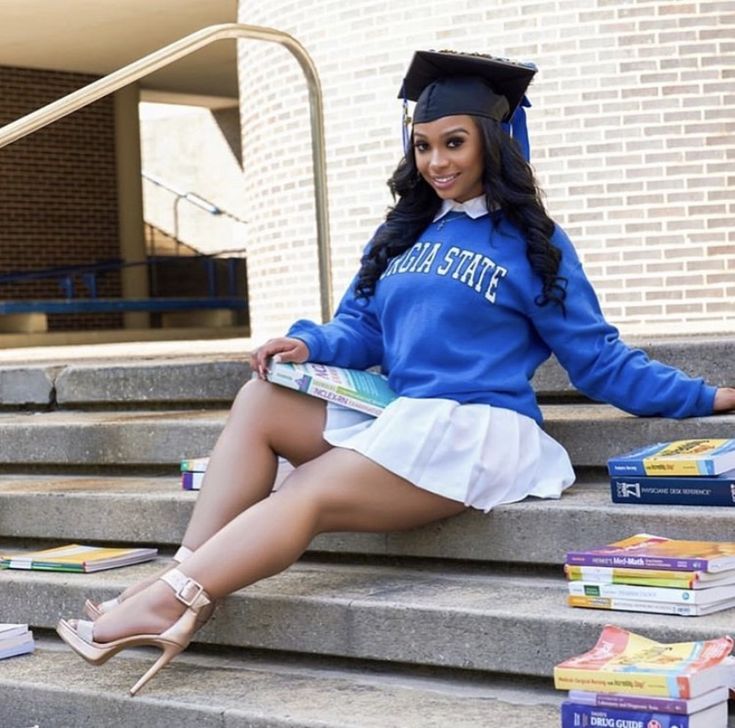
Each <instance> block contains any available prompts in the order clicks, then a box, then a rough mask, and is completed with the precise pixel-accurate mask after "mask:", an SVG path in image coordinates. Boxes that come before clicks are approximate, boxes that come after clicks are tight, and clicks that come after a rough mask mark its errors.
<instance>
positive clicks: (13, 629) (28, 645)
mask: <svg viewBox="0 0 735 728" xmlns="http://www.w3.org/2000/svg"><path fill="white" fill-rule="evenodd" d="M34 649H35V642H34V641H33V632H31V630H29V629H28V625H27V624H4V623H3V624H0V660H4V659H5V658H6V657H16V656H17V655H27V654H28V653H30V652H33V650H34Z"/></svg>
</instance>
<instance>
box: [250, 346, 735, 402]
mask: <svg viewBox="0 0 735 728" xmlns="http://www.w3.org/2000/svg"><path fill="white" fill-rule="evenodd" d="M271 357H273V358H274V359H275V360H276V361H283V362H291V363H293V364H301V362H305V361H306V360H307V359H308V358H309V347H308V346H306V344H305V343H304V342H303V341H301V339H290V338H288V337H287V336H281V337H279V338H277V339H268V341H266V342H265V344H263V345H262V346H260V347H258V348H257V349H256V350H255V351H254V352H253V353H252V354H251V355H250V366H251V367H252V368H253V371H254V372H256V373H257V374H258V376H259V377H260V378H261V379H265V371H266V369H267V368H268V359H270V358H271ZM733 391H735V390H733ZM733 406H735V405H733Z"/></svg>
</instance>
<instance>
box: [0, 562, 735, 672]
mask: <svg viewBox="0 0 735 728" xmlns="http://www.w3.org/2000/svg"><path fill="white" fill-rule="evenodd" d="M160 568H161V566H160V564H159V563H156V562H152V563H149V564H143V565H139V566H136V567H129V568H126V569H118V570H114V571H107V572H101V573H98V574H60V573H44V572H23V571H15V570H10V569H7V570H5V571H3V572H0V587H1V588H0V622H22V623H28V624H31V625H33V626H34V627H41V628H51V627H53V626H54V625H55V624H56V623H57V620H58V619H59V617H61V616H64V617H67V618H68V617H73V616H78V615H79V613H80V609H81V606H82V604H83V602H84V599H85V598H86V597H92V598H98V599H99V598H105V599H106V598H109V597H112V596H114V595H116V594H117V593H119V592H120V591H121V589H123V588H124V587H125V586H126V585H128V584H129V583H131V582H134V581H136V580H137V579H139V578H142V577H144V576H147V575H150V574H153V573H158V572H159V571H160ZM565 599H566V584H565V582H564V579H563V577H562V576H561V575H560V576H559V577H548V576H543V575H537V574H533V573H510V574H502V573H492V572H488V571H487V570H483V571H480V570H476V571H471V570H469V569H465V570H457V569H456V568H455V569H453V570H444V569H443V568H442V567H441V566H437V567H430V566H424V567H423V568H421V569H416V568H409V567H407V566H401V567H390V566H380V567H378V566H374V565H335V564H324V563H319V562H299V563H298V564H296V565H294V566H293V567H291V568H290V569H288V570H286V571H285V572H283V573H281V574H279V575H277V576H274V577H271V578H269V579H265V580H263V581H260V582H258V583H257V584H254V585H252V586H250V587H248V588H246V589H243V590H241V591H239V592H236V593H234V594H232V595H230V596H229V597H228V598H227V599H226V600H224V601H223V603H222V605H221V606H220V608H219V609H218V611H217V613H216V615H215V617H214V618H213V619H212V620H211V621H210V622H209V623H208V624H207V625H206V626H205V627H204V628H203V629H202V630H201V632H200V633H199V634H198V635H197V641H199V642H202V643H206V644H217V645H227V646H235V647H248V648H253V649H266V650H278V651H282V652H298V653H303V654H314V655H333V656H339V657H344V658H353V659H358V660H379V661H384V662H397V663H407V664H414V665H424V666H431V667H441V668H462V669H471V670H480V671H484V672H498V673H504V674H516V675H526V676H537V677H545V678H548V677H550V676H551V674H552V669H553V666H554V665H555V664H556V663H558V662H560V661H561V660H563V659H565V658H566V657H568V656H570V655H574V654H578V653H581V652H583V651H585V650H587V649H589V647H590V646H592V645H593V644H594V643H595V641H596V640H597V637H598V636H599V633H600V631H601V629H602V627H603V626H604V625H605V624H617V625H621V626H623V627H626V628H628V629H631V630H633V631H636V632H639V633H642V634H645V635H647V636H649V637H651V638H653V639H656V640H659V641H663V642H680V641H687V640H692V639H699V638H710V637H714V636H718V635H723V634H728V633H729V632H731V631H732V627H733V614H735V612H733V610H728V611H724V612H720V613H718V614H713V615H710V616H706V617H697V618H686V617H676V616H663V615H654V614H636V613H626V612H610V611H604V610H594V609H575V608H572V607H568V606H566V603H565Z"/></svg>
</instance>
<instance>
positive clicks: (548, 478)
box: [58, 52, 735, 694]
mask: <svg viewBox="0 0 735 728" xmlns="http://www.w3.org/2000/svg"><path fill="white" fill-rule="evenodd" d="M534 72H535V71H534V69H532V68H529V67H528V66H522V65H519V64H512V63H509V62H506V61H501V60H498V59H491V58H488V57H483V56H468V55H461V54H450V53H427V52H422V53H417V54H416V56H415V57H414V60H413V62H412V65H411V68H410V69H409V72H408V74H407V76H406V79H405V81H404V85H403V88H402V93H403V95H404V98H405V97H409V98H411V99H417V104H416V108H415V112H414V121H413V128H412V135H411V146H410V148H408V149H407V150H406V155H405V158H404V159H403V160H402V161H401V164H400V165H399V166H398V168H397V170H396V171H395V173H394V174H393V177H392V178H391V181H390V185H391V189H392V191H393V192H394V194H395V195H397V196H398V202H397V204H396V205H395V207H394V208H393V209H392V210H391V211H390V212H389V213H388V215H387V218H386V221H385V223H384V224H383V225H382V226H381V227H380V228H379V230H378V231H377V233H376V234H375V236H374V238H373V240H372V241H371V242H370V244H369V245H368V246H367V248H366V252H365V254H364V256H363V259H362V265H361V268H360V270H359V272H358V274H357V276H356V278H355V281H354V282H353V284H352V285H351V286H350V289H349V290H348V292H347V294H346V295H345V297H344V299H343V300H342V302H341V304H340V306H339V308H338V311H337V313H336V315H335V318H334V319H333V320H332V321H331V322H330V323H329V324H326V325H323V326H318V325H316V324H313V323H311V322H308V321H298V322H296V324H294V326H293V327H292V328H291V330H290V331H289V333H288V335H287V336H286V337H282V338H277V339H272V340H271V341H268V342H267V343H266V344H264V345H263V346H261V347H260V348H259V349H258V350H257V351H256V352H255V353H254V355H253V357H252V365H253V368H254V370H255V371H256V372H257V373H258V374H259V378H258V379H255V380H253V381H252V382H250V383H248V384H247V385H246V386H245V387H243V389H242V390H241V392H240V393H239V394H238V396H237V398H236V400H235V402H234V404H233V407H232V411H231V412H230V415H229V419H228V421H227V424H226V426H225V429H224V431H223V432H222V434H221V436H220V438H219V440H218V441H217V444H216V446H215V448H214V451H213V453H212V456H211V459H210V464H209V468H208V470H207V475H206V478H205V484H204V487H203V488H202V491H201V493H200V495H199V499H198V501H197V504H196V507H195V509H194V513H193V516H192V519H191V522H190V524H189V526H188V528H187V530H186V533H185V535H184V538H183V544H184V546H183V547H182V549H180V550H179V552H178V553H177V555H176V557H175V559H176V561H177V562H179V564H180V566H179V567H178V568H174V569H171V570H169V571H167V572H165V573H164V574H163V575H162V576H161V577H160V578H158V579H156V580H147V581H145V582H141V583H139V584H137V585H135V586H133V587H131V588H130V589H128V590H127V591H126V592H124V593H123V594H122V595H121V596H120V597H119V598H118V599H116V600H113V601H112V602H109V603H104V604H102V605H99V606H95V605H93V604H91V603H88V605H87V611H88V613H90V614H91V615H92V616H96V617H98V618H97V619H96V620H95V621H94V622H86V621H79V622H77V621H69V622H67V621H65V620H61V621H60V623H59V626H58V631H59V634H60V635H61V637H62V638H63V639H64V640H66V641H67V642H68V644H69V645H70V646H71V647H72V648H73V649H74V650H76V651H77V652H78V653H79V654H80V655H82V656H83V657H84V658H85V659H87V660H88V661H90V662H93V663H102V662H104V661H105V660H106V659H107V658H108V657H110V656H112V655H113V654H115V653H116V652H117V651H119V650H120V649H123V648H124V647H127V646H132V645H137V644H155V645H158V646H160V647H161V648H162V650H163V654H162V655H161V658H160V659H159V660H158V661H157V662H156V663H155V664H154V665H153V667H152V668H151V669H150V670H149V671H148V673H146V675H144V676H143V677H142V678H141V680H140V681H139V682H138V683H137V684H136V685H135V686H133V688H132V689H131V692H132V693H133V694H134V693H135V692H137V690H138V689H139V688H140V687H141V686H142V685H143V684H144V683H145V682H146V681H147V680H148V679H150V677H152V676H153V675H154V674H155V672H156V671H157V670H158V669H159V668H160V667H161V666H162V665H164V664H165V663H166V662H168V661H169V660H170V659H171V658H172V657H173V656H174V655H175V654H177V653H178V652H179V651H181V650H182V649H184V648H185V647H186V646H187V645H188V643H189V641H190V640H191V637H192V635H193V634H194V632H195V630H196V629H197V628H198V627H199V626H200V625H201V624H202V623H203V622H204V621H206V619H207V618H208V617H209V616H210V615H211V612H212V609H213V604H214V602H215V600H217V599H221V598H223V597H224V596H226V595H227V594H230V593H231V592H233V591H235V590H237V589H240V588H242V587H244V586H247V585H249V584H252V583H254V582H256V581H258V580H259V579H263V578H265V577H267V576H271V575H273V574H276V573H278V572H280V571H282V570H283V569H285V568H287V567H288V566H290V565H291V564H293V563H294V562H295V561H296V560H297V559H298V558H299V556H300V555H301V554H302V553H303V552H304V550H305V549H306V548H307V547H308V545H309V543H310V541H311V540H312V539H313V538H314V536H316V535H317V534H319V533H324V532H329V531H396V530H403V529H411V528H415V527H417V526H421V525H424V524H427V523H430V522H432V521H436V520H438V519H442V518H447V517H449V516H453V515H456V514H458V513H460V512H462V511H463V510H464V509H465V508H466V507H475V508H479V509H482V510H485V511H487V510H489V509H490V508H492V507H494V506H495V505H497V504H499V503H508V502H513V501H517V500H520V499H522V498H524V497H526V496H527V495H536V496H541V497H558V496H559V495H560V493H561V492H562V490H563V489H564V488H566V487H568V486H569V485H570V484H571V483H572V481H573V478H574V475H573V472H572V468H571V465H570V462H569V458H568V456H567V454H566V452H565V451H564V449H563V448H562V447H561V446H560V445H559V444H558V443H556V442H555V441H554V440H553V439H552V438H550V437H549V436H548V435H546V434H545V433H544V432H543V430H542V429H541V427H540V424H541V413H540V410H539V408H538V405H537V404H536V400H535V397H534V394H533V391H532V390H531V387H530V383H529V382H530V379H531V378H532V376H533V373H534V371H535V370H536V368H537V367H538V366H539V364H541V363H542V362H543V361H544V360H545V359H546V358H548V356H549V354H550V352H551V351H553V352H554V353H555V354H556V356H557V358H558V359H559V360H560V362H561V363H562V365H564V366H565V367H566V368H567V370H568V371H569V374H570V377H571V379H572V381H573V382H574V384H575V385H576V386H577V387H578V388H579V389H581V390H582V391H584V392H586V393H587V394H588V395H590V396H591V397H593V398H595V399H598V400H602V401H607V402H611V403H613V404H615V405H617V406H618V407H621V408H623V409H625V410H627V411H629V412H633V413H635V414H641V415H659V416H670V417H686V416H702V415H708V414H712V413H713V412H721V411H725V410H728V409H732V408H734V407H735V389H725V388H721V389H717V390H716V389H715V388H714V387H710V386H708V385H706V384H705V383H704V382H703V381H702V380H700V379H692V378H689V377H687V376H685V375H684V374H682V373H681V372H679V371H678V370H676V369H672V368H670V367H667V366H664V365H663V364H660V363H658V362H652V361H649V360H648V359H647V358H646V356H645V355H644V354H643V352H640V351H635V350H631V349H628V348H627V347H626V346H625V345H624V344H622V343H621V342H620V341H619V339H618V336H617V331H616V330H615V329H614V328H613V327H612V326H610V325H609V324H608V323H607V322H605V320H604V318H603V316H602V314H601V312H600V309H599V306H598V303H597V299H596V297H595V294H594V292H593V291H592V288H591V286H590V284H589V282H588V281H587V279H586V277H585V276H584V273H583V271H582V268H581V265H580V264H579V261H578V258H577V256H576V253H575V251H574V248H573V246H572V245H571V243H570V242H569V240H568V238H567V237H566V235H565V234H564V232H563V231H562V230H561V229H560V228H558V227H556V226H555V225H554V223H553V221H552V220H551V219H550V218H549V217H548V216H547V214H546V212H545V210H544V208H543V205H542V204H541V202H540V199H539V191H538V188H537V185H536V183H535V180H534V178H533V173H532V171H531V168H530V167H529V165H528V164H527V161H526V159H524V156H523V154H522V146H519V144H518V143H517V142H516V141H515V140H514V139H513V138H511V137H510V136H509V135H508V133H507V131H506V128H505V127H504V126H503V124H504V123H505V122H508V121H509V120H511V118H512V117H513V118H515V117H514V111H515V110H516V108H517V107H518V105H519V104H520V103H521V100H522V98H523V95H524V92H525V89H526V87H527V85H528V83H529V82H530V79H531V78H532V76H533V74H534ZM515 134H518V127H517V126H516V128H515ZM517 138H519V139H520V140H521V141H522V140H523V137H522V135H521V136H520V137H517ZM270 357H278V358H279V359H280V360H282V361H289V362H303V361H306V360H312V361H319V362H324V363H330V364H337V365H341V366H349V367H355V368H367V367H370V366H373V365H376V364H381V365H382V367H383V370H384V371H386V372H387V373H388V375H389V381H390V384H391V385H392V387H393V388H394V390H395V391H396V392H397V393H398V394H399V395H400V396H399V398H398V399H397V400H395V401H394V402H393V403H391V404H390V405H389V406H388V408H387V409H386V410H385V412H384V413H383V414H382V415H381V416H380V417H378V418H377V419H372V418H368V417H364V416H362V415H359V414H357V413H351V412H349V411H345V410H342V409H341V408H339V407H334V406H332V405H329V406H325V404H324V402H322V401H321V400H318V399H315V398H312V397H309V396H305V395H303V394H301V393H298V392H294V391H291V390H287V389H283V388H279V387H277V386H273V385H271V384H269V383H268V382H266V381H264V374H265V368H266V362H267V361H268V359H269V358H270ZM243 453H247V465H248V467H247V468H243V467H242V466H241V464H242V454H243ZM278 455H280V456H283V457H285V458H286V459H288V460H289V461H290V462H291V463H292V464H293V465H294V466H295V469H294V471H293V472H292V473H291V474H290V475H289V476H288V478H287V479H286V480H285V481H284V483H283V484H282V486H281V487H280V488H279V489H278V491H277V492H276V493H274V494H273V495H270V494H271V489H272V486H273V482H274V479H275V473H276V463H277V456H278Z"/></svg>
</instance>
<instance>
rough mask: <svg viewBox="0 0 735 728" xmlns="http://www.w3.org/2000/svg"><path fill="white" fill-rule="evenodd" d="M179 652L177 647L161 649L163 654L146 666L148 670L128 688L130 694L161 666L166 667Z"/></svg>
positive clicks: (135, 691)
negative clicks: (149, 665)
mask: <svg viewBox="0 0 735 728" xmlns="http://www.w3.org/2000/svg"><path fill="white" fill-rule="evenodd" d="M179 652H181V650H180V649H178V648H177V647H172V646H168V647H165V648H164V650H163V654H162V655H161V656H160V657H159V658H158V659H157V660H156V661H155V662H154V663H153V665H151V667H149V668H148V671H147V672H146V673H145V675H143V677H141V678H140V680H138V682H137V683H135V685H133V687H132V688H130V694H131V695H135V694H136V693H137V692H138V690H140V689H141V688H142V687H143V686H144V685H145V684H146V683H147V682H148V681H149V680H150V679H151V678H152V677H153V676H154V675H155V674H156V673H157V672H158V671H159V670H160V669H161V668H163V667H166V665H168V663H169V662H171V660H173V659H174V657H176V655H178V654H179Z"/></svg>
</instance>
